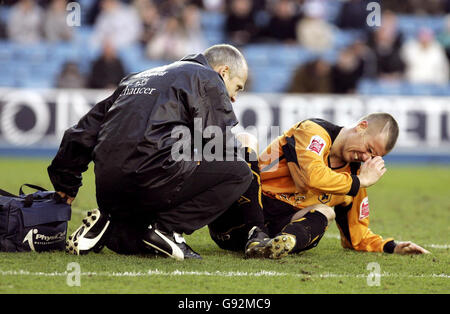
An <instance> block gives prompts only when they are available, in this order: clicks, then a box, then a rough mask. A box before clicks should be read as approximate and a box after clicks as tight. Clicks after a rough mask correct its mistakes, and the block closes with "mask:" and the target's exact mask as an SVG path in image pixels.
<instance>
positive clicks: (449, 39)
mask: <svg viewBox="0 0 450 314" xmlns="http://www.w3.org/2000/svg"><path fill="white" fill-rule="evenodd" d="M449 5H450V1H449ZM437 39H438V41H439V43H440V44H441V45H442V47H443V48H444V49H445V54H446V55H447V60H448V61H449V62H450V14H447V16H446V17H445V24H444V29H443V30H442V31H441V33H440V34H439V35H438V36H437Z"/></svg>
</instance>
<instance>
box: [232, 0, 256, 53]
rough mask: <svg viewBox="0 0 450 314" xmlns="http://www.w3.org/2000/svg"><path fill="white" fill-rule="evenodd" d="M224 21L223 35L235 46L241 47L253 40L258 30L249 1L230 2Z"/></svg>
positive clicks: (234, 0)
mask: <svg viewBox="0 0 450 314" xmlns="http://www.w3.org/2000/svg"><path fill="white" fill-rule="evenodd" d="M230 2H231V4H230V6H229V8H228V14H227V17H226V20H225V33H226V35H227V38H228V40H229V41H230V42H231V43H232V44H233V45H236V46H243V45H246V44H248V43H250V42H251V41H252V40H254V39H255V36H256V35H257V33H258V28H257V27H256V25H255V20H254V16H253V3H252V1H251V0H232V1H230Z"/></svg>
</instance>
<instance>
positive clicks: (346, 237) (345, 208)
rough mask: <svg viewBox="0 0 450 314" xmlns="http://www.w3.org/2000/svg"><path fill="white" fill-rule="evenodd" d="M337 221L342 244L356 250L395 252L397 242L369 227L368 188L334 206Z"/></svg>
mask: <svg viewBox="0 0 450 314" xmlns="http://www.w3.org/2000/svg"><path fill="white" fill-rule="evenodd" d="M334 210H335V213H336V223H337V225H338V228H339V230H340V233H341V244H342V246H343V247H345V248H350V249H354V250H356V251H367V252H387V253H393V251H394V248H395V242H394V240H393V239H392V238H388V239H383V238H382V237H381V236H379V235H377V234H375V233H373V232H372V231H371V230H370V228H369V198H368V196H367V191H366V189H361V190H360V191H359V193H358V194H357V195H356V196H355V197H348V204H347V205H345V204H343V205H338V206H335V208H334Z"/></svg>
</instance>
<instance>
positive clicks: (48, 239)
mask: <svg viewBox="0 0 450 314" xmlns="http://www.w3.org/2000/svg"><path fill="white" fill-rule="evenodd" d="M38 232H39V231H38V229H31V230H30V231H28V233H27V235H26V236H25V238H23V242H22V243H25V242H28V245H29V246H30V249H31V250H32V251H36V249H35V247H34V244H39V245H49V244H52V243H54V242H58V241H62V240H65V239H66V232H65V231H64V232H58V233H57V234H55V235H52V236H47V235H45V234H40V233H38ZM33 234H35V235H36V236H35V237H34V239H33ZM34 240H36V242H35V241H34Z"/></svg>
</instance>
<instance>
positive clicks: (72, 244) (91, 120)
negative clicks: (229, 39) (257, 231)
mask: <svg viewBox="0 0 450 314" xmlns="http://www.w3.org/2000/svg"><path fill="white" fill-rule="evenodd" d="M247 72H248V67H247V63H246V61H245V58H244V57H243V55H242V54H241V53H240V52H239V51H238V50H237V49H236V48H234V47H232V46H230V45H216V46H212V47H210V48H208V49H207V50H206V51H205V52H204V53H203V54H197V55H189V56H187V57H185V58H183V59H181V60H180V61H177V62H174V63H172V64H169V65H167V66H163V67H158V68H154V69H150V70H147V71H143V72H140V73H137V74H131V75H129V76H127V77H125V78H124V79H123V80H122V81H121V82H120V84H119V86H118V88H117V89H116V90H115V92H114V93H113V95H111V96H110V97H108V98H107V99H105V100H103V101H101V102H100V103H98V104H96V105H95V106H94V107H93V108H92V110H90V111H89V112H88V113H87V114H86V115H85V116H84V117H83V118H81V120H80V121H79V122H78V124H77V125H75V126H73V127H71V128H69V129H68V130H67V131H66V132H65V133H64V137H63V139H62V142H61V146H60V148H59V151H58V153H57V155H56V156H55V158H54V159H53V161H52V163H51V165H50V166H49V167H48V173H49V176H50V179H51V181H52V183H53V186H54V188H55V190H56V191H58V192H59V193H60V194H61V195H62V196H63V197H67V199H68V202H69V203H70V202H72V200H73V199H74V198H75V196H76V195H77V192H78V189H79V188H80V186H81V181H82V177H81V174H82V173H83V172H84V171H86V170H87V168H88V164H89V163H90V162H91V161H93V162H94V164H95V170H94V171H95V183H96V196H97V203H98V206H99V209H97V210H94V211H91V212H89V213H88V216H87V217H86V218H85V219H84V220H83V224H82V225H81V226H80V227H79V228H78V229H77V230H76V231H75V232H74V233H73V234H72V235H71V236H70V237H69V240H68V243H67V250H68V251H69V252H71V253H74V254H85V253H88V252H89V251H99V250H100V249H101V248H102V247H103V246H104V245H107V246H108V247H109V245H111V247H114V246H115V245H116V247H117V246H120V245H118V244H117V243H115V242H114V241H116V242H117V241H123V240H117V239H118V238H120V237H115V234H114V233H115V232H118V233H123V232H132V233H134V234H133V235H132V236H131V237H130V238H132V239H139V243H132V244H130V243H128V244H127V246H125V247H128V248H127V249H125V251H127V250H128V249H129V250H131V251H132V250H133V249H132V248H131V247H133V245H135V246H138V247H139V246H142V247H144V248H147V249H149V250H156V251H157V252H159V253H163V254H165V255H168V256H170V257H173V258H175V259H178V260H182V259H184V258H201V257H200V255H199V254H197V253H195V252H194V251H193V250H192V249H191V248H190V247H189V246H188V245H187V244H186V242H185V240H184V239H183V237H182V234H183V233H185V234H191V233H192V232H194V231H195V230H197V229H200V228H201V227H203V226H206V225H208V224H209V223H211V222H212V221H214V220H215V219H216V218H217V217H219V216H220V215H221V214H222V213H223V212H224V211H226V210H227V209H228V208H229V207H230V205H231V204H232V203H233V202H234V201H236V200H237V199H238V198H239V197H240V196H241V195H242V194H243V193H244V192H245V191H246V190H247V188H248V187H249V185H250V183H251V181H252V173H251V170H250V168H249V167H248V165H247V163H246V162H245V161H244V160H242V159H239V158H238V157H236V155H235V158H234V159H233V160H231V161H230V160H227V161H220V160H217V159H215V160H211V159H208V160H205V158H204V156H200V158H198V156H197V155H198V150H199V149H200V150H201V148H202V147H204V146H205V145H207V144H208V142H207V141H205V139H204V138H201V140H200V144H199V145H197V146H196V143H192V145H190V146H188V148H189V149H188V150H189V151H188V152H186V149H185V150H184V151H183V154H184V157H186V156H187V157H188V158H182V159H177V156H174V151H177V150H174V147H175V145H176V144H177V143H178V142H179V136H178V137H177V136H174V134H175V135H177V134H180V133H176V132H174V130H179V129H180V128H181V129H184V130H188V132H187V133H188V135H189V136H188V139H189V138H190V139H194V140H192V142H195V135H196V134H195V132H196V130H197V127H200V129H201V130H203V129H205V128H207V127H209V126H214V127H215V128H218V129H219V130H220V131H221V133H222V134H223V139H221V140H223V145H224V147H225V152H226V153H227V154H228V152H229V150H230V149H227V148H228V147H229V146H230V145H226V143H230V142H232V143H233V144H232V145H231V147H233V146H234V144H235V142H236V141H235V138H234V136H233V135H232V134H231V132H230V128H231V127H233V126H235V125H236V124H237V123H238V121H237V118H236V116H235V114H234V111H233V107H232V102H234V100H235V97H236V95H237V93H238V92H239V91H241V90H243V88H244V85H245V82H246V80H247ZM184 140H186V138H185V139H184ZM216 140H217V138H216ZM197 142H198V141H197ZM197 144H198V143H197ZM183 147H184V146H183ZM175 155H176V154H175ZM202 157H203V158H202ZM122 227H123V228H122ZM124 230H127V231H124ZM111 239H113V240H111ZM114 239H116V240H114ZM125 239H126V237H125ZM138 249H140V248H138ZM113 250H114V248H113ZM117 250H119V251H120V249H117Z"/></svg>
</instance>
